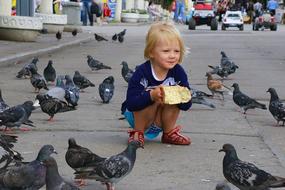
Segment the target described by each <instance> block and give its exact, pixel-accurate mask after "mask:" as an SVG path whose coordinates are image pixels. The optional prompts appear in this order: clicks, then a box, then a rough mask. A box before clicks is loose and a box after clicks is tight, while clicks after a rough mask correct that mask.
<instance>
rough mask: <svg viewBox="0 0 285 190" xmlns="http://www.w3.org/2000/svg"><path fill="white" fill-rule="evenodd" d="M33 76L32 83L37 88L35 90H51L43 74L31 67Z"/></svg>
mask: <svg viewBox="0 0 285 190" xmlns="http://www.w3.org/2000/svg"><path fill="white" fill-rule="evenodd" d="M31 73H32V77H31V79H30V81H31V84H32V85H33V87H34V88H35V92H37V93H39V92H40V90H41V89H42V88H44V89H46V90H49V89H48V87H47V84H46V81H45V79H44V77H43V76H42V75H40V74H39V73H37V71H36V70H35V69H33V68H31Z"/></svg>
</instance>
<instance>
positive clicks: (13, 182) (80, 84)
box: [0, 29, 141, 190]
mask: <svg viewBox="0 0 285 190" xmlns="http://www.w3.org/2000/svg"><path fill="white" fill-rule="evenodd" d="M125 34H126V29H125V30H123V31H121V32H120V33H118V34H115V37H114V36H113V37H112V40H113V41H115V40H118V41H119V42H121V43H122V42H123V41H124V36H125ZM56 36H57V37H60V38H61V34H60V33H57V34H56ZM95 39H96V40H97V41H99V42H100V41H107V39H105V38H104V37H102V36H99V35H98V34H95ZM38 62H39V59H38V58H33V60H32V61H31V62H30V63H28V64H26V65H24V66H23V68H22V69H21V70H20V71H19V72H18V73H17V75H16V77H17V78H18V79H22V78H25V79H27V78H29V79H30V83H31V85H32V86H33V87H34V88H35V92H36V93H37V95H36V100H35V102H32V101H26V102H24V103H23V104H21V105H17V106H13V107H9V105H8V104H7V103H6V102H5V101H4V100H3V98H2V92H1V90H0V126H4V127H5V128H4V131H6V130H10V129H12V128H15V127H16V128H19V129H20V130H28V129H26V128H23V127H21V126H22V125H27V126H31V127H35V125H34V123H33V121H31V120H30V119H29V117H30V116H31V114H32V111H33V110H35V109H37V108H38V107H40V108H41V110H42V111H43V112H44V113H46V114H48V115H49V116H50V118H49V119H48V121H53V118H54V116H55V115H56V114H57V113H62V112H67V111H74V110H76V109H77V106H78V103H79V97H80V93H81V92H83V91H84V89H86V88H88V87H94V86H95V84H94V83H92V82H91V81H90V80H89V79H87V78H86V77H85V76H83V75H82V74H80V72H79V71H75V72H74V75H73V77H71V76H70V75H57V72H56V69H55V68H54V67H53V61H52V60H49V61H48V64H47V66H46V67H45V69H44V70H43V75H41V74H39V71H38V67H37V63H38ZM125 64H126V65H127V63H126V62H123V63H122V65H123V67H122V73H124V75H122V76H123V77H124V79H126V76H125V72H126V68H125V67H124V65H125ZM87 65H88V66H89V68H90V69H91V70H92V71H100V70H102V69H112V68H111V67H109V66H107V65H105V64H103V63H102V62H101V61H99V60H96V59H94V58H93V57H92V56H91V55H88V56H87ZM98 88H99V95H100V97H101V99H102V102H103V103H109V102H110V100H111V99H112V97H113V94H114V90H115V87H114V77H113V76H109V77H107V78H105V79H104V80H103V81H102V83H101V84H99V87H98ZM42 89H45V90H46V92H44V93H40V91H41V90H42ZM17 138H18V137H17V136H15V135H14V136H13V135H7V134H0V165H1V166H0V189H1V190H36V189H40V188H41V187H43V186H44V185H46V189H47V190H78V189H79V187H80V186H81V185H85V181H84V179H95V180H98V181H100V182H102V184H105V185H106V187H107V190H114V189H115V186H114V185H115V183H117V182H118V181H120V180H121V179H122V178H123V177H125V176H126V175H127V174H128V173H130V172H131V170H132V168H133V166H134V163H135V160H136V150H137V148H140V147H141V144H140V143H139V142H138V141H134V142H132V143H129V144H128V146H127V148H126V149H125V150H124V151H123V152H121V153H119V154H117V155H114V156H111V157H108V158H103V157H100V156H98V155H96V154H94V153H92V152H91V151H90V150H89V149H87V148H84V147H81V146H80V145H78V144H77V143H76V141H75V139H73V138H70V139H69V141H68V144H69V146H68V150H67V152H66V156H65V157H66V163H67V164H68V165H69V166H70V167H71V168H73V169H74V170H75V173H74V174H75V179H79V180H76V182H78V184H76V185H75V183H73V182H71V181H67V180H65V179H63V178H62V177H61V176H60V174H59V171H58V167H57V163H56V160H55V159H54V158H53V157H52V154H54V153H55V154H56V151H55V149H54V147H53V146H52V145H44V146H43V147H42V148H41V149H40V151H39V153H38V156H37V157H36V159H35V160H34V161H31V162H23V157H22V156H21V154H20V153H19V152H17V151H15V150H13V147H14V145H13V144H14V143H16V142H17Z"/></svg>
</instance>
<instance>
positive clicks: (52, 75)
mask: <svg viewBox="0 0 285 190" xmlns="http://www.w3.org/2000/svg"><path fill="white" fill-rule="evenodd" d="M52 64H53V61H52V60H49V61H48V65H47V67H46V68H45V69H44V77H45V79H46V82H52V83H53V82H54V81H55V79H56V71H55V69H54V68H53V66H52Z"/></svg>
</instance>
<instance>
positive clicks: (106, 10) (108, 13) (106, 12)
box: [103, 3, 111, 23]
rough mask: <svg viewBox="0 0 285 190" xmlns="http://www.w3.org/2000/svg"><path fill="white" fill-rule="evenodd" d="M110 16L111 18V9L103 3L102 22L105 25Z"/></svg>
mask: <svg viewBox="0 0 285 190" xmlns="http://www.w3.org/2000/svg"><path fill="white" fill-rule="evenodd" d="M110 16H111V9H110V7H109V6H108V3H104V4H103V21H104V22H106V23H107V22H108V19H109V17H110Z"/></svg>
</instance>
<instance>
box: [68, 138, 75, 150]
mask: <svg viewBox="0 0 285 190" xmlns="http://www.w3.org/2000/svg"><path fill="white" fill-rule="evenodd" d="M72 147H77V144H76V141H75V139H74V138H69V139H68V148H72Z"/></svg>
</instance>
